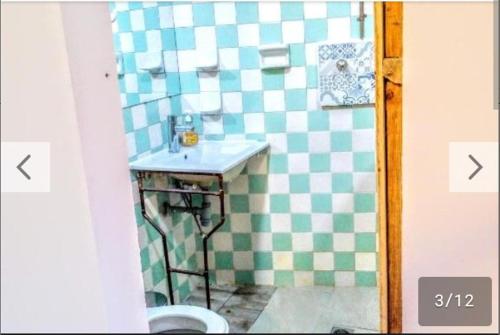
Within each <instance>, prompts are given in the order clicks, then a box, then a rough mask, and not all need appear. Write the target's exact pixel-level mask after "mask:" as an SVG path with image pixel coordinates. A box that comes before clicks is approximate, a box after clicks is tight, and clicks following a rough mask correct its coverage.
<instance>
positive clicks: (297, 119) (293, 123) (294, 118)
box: [286, 112, 307, 133]
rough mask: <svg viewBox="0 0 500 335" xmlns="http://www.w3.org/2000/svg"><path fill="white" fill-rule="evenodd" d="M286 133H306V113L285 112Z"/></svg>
mask: <svg viewBox="0 0 500 335" xmlns="http://www.w3.org/2000/svg"><path fill="white" fill-rule="evenodd" d="M286 131H287V133H293V132H307V112H287V113H286Z"/></svg>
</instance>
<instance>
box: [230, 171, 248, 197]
mask: <svg viewBox="0 0 500 335" xmlns="http://www.w3.org/2000/svg"><path fill="white" fill-rule="evenodd" d="M228 189H229V193H230V194H248V175H243V174H240V175H239V176H238V177H236V178H235V179H233V181H232V182H230V183H229V184H228Z"/></svg>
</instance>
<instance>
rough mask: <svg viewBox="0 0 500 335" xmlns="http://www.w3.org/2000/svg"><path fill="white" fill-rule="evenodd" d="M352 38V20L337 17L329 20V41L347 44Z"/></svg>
mask: <svg viewBox="0 0 500 335" xmlns="http://www.w3.org/2000/svg"><path fill="white" fill-rule="evenodd" d="M350 38H351V18H350V17H338V18H337V17H336V18H330V19H328V41H329V42H333V43H336V42H346V41H349V40H350Z"/></svg>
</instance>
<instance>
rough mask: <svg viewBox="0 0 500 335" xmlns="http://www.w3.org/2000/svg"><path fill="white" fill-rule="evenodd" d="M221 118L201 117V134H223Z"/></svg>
mask: <svg viewBox="0 0 500 335" xmlns="http://www.w3.org/2000/svg"><path fill="white" fill-rule="evenodd" d="M222 121H223V119H222V116H220V115H219V116H216V117H213V116H209V115H205V116H204V117H203V133H204V134H205V135H219V134H224V124H223V122H222Z"/></svg>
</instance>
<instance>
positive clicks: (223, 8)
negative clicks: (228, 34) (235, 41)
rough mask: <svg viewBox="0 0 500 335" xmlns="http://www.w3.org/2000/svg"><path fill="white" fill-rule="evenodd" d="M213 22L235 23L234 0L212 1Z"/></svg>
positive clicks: (217, 23)
mask: <svg viewBox="0 0 500 335" xmlns="http://www.w3.org/2000/svg"><path fill="white" fill-rule="evenodd" d="M214 13H215V24H216V25H219V24H235V23H236V8H235V6H234V2H215V3H214Z"/></svg>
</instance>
